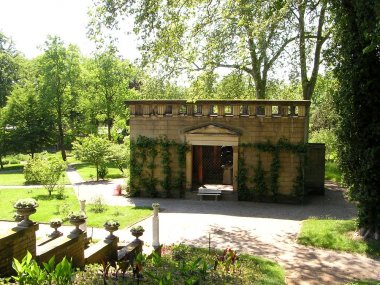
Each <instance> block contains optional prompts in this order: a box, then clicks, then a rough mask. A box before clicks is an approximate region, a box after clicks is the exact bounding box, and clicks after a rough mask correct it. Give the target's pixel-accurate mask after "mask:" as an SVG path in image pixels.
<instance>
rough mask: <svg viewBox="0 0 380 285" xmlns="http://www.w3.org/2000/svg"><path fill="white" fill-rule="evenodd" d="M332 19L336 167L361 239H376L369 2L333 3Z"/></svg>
mask: <svg viewBox="0 0 380 285" xmlns="http://www.w3.org/2000/svg"><path fill="white" fill-rule="evenodd" d="M333 4H334V10H333V11H334V12H335V16H336V19H337V25H336V38H335V39H336V46H337V47H338V48H337V49H336V50H335V58H336V59H337V61H338V60H339V64H336V68H335V75H336V77H337V78H338V81H339V88H338V92H336V94H335V96H334V105H335V107H336V110H337V113H338V124H337V126H338V128H337V137H338V140H337V142H338V163H339V166H340V168H341V169H342V173H343V180H344V183H345V184H346V185H347V186H348V190H349V197H350V199H351V200H352V201H355V202H356V205H357V207H358V226H359V228H360V229H361V231H360V232H361V233H363V234H364V235H365V236H366V237H371V236H372V237H375V236H377V237H378V236H379V235H380V207H379V205H380V191H379V185H380V175H379V173H380V159H379V157H380V148H379V142H380V131H379V130H380V116H379V112H380V97H379V90H380V73H379V72H378V70H380V57H379V43H380V40H379V39H380V37H379V13H378V8H379V5H378V2H377V1H375V0H368V1H357V0H348V1H345V2H344V4H342V3H340V2H339V1H333Z"/></svg>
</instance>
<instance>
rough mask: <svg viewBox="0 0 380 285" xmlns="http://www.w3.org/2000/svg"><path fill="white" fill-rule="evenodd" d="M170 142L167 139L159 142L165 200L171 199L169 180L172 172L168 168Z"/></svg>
mask: <svg viewBox="0 0 380 285" xmlns="http://www.w3.org/2000/svg"><path fill="white" fill-rule="evenodd" d="M170 145H171V144H170V142H169V141H168V140H167V139H163V140H161V164H162V172H163V174H164V180H163V181H162V184H161V185H162V188H163V189H164V191H165V193H166V198H171V197H172V193H171V186H172V185H171V179H172V170H171V168H170V162H171V160H170V151H169V148H170Z"/></svg>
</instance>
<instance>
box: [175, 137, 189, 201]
mask: <svg viewBox="0 0 380 285" xmlns="http://www.w3.org/2000/svg"><path fill="white" fill-rule="evenodd" d="M187 150H188V146H187V145H186V144H177V156H178V166H179V171H178V178H177V180H176V183H175V184H176V185H175V187H176V189H178V191H179V197H180V198H185V180H186V177H185V168H186V152H187Z"/></svg>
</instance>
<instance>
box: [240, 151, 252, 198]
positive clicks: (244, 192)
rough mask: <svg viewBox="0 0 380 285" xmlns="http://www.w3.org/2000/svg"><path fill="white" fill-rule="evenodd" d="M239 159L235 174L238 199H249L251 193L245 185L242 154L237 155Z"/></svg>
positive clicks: (245, 175) (245, 174)
mask: <svg viewBox="0 0 380 285" xmlns="http://www.w3.org/2000/svg"><path fill="white" fill-rule="evenodd" d="M239 157H240V159H239V161H238V169H239V170H238V175H237V187H238V189H239V191H238V199H239V200H241V201H249V200H251V194H250V192H249V189H248V187H247V177H248V176H247V172H248V171H247V168H246V167H245V160H244V157H243V155H239Z"/></svg>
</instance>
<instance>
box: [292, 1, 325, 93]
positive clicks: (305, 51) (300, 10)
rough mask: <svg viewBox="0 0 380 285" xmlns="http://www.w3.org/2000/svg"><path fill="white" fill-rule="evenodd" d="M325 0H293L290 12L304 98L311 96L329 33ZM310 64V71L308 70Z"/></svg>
mask: <svg viewBox="0 0 380 285" xmlns="http://www.w3.org/2000/svg"><path fill="white" fill-rule="evenodd" d="M327 8H328V6H327V0H321V1H320V0H318V1H314V0H295V1H294V3H293V7H292V12H293V15H294V17H295V18H296V20H295V21H294V22H295V25H296V29H297V30H298V37H297V43H298V49H296V51H297V54H298V56H299V70H300V74H301V84H302V93H303V99H304V100H310V99H311V98H312V96H313V92H314V88H315V84H316V82H317V79H318V74H319V67H320V64H321V55H322V48H323V45H324V43H325V42H326V41H327V40H328V39H329V37H330V34H331V25H329V24H328V21H327ZM309 65H311V72H309V71H308V69H309Z"/></svg>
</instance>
